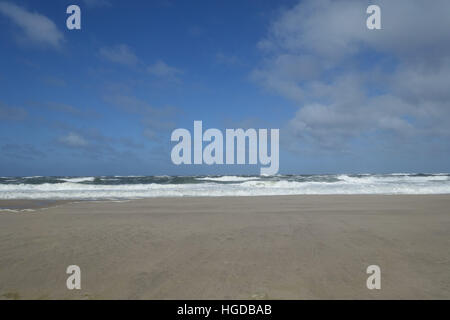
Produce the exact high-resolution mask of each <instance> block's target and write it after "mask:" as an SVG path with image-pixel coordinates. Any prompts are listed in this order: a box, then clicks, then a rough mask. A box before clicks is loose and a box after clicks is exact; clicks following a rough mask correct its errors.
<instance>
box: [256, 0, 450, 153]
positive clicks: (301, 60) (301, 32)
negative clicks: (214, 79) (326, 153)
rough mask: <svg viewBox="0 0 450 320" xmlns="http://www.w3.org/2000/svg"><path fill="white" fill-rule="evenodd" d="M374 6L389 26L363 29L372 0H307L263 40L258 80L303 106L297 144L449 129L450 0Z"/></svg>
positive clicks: (295, 122)
mask: <svg viewBox="0 0 450 320" xmlns="http://www.w3.org/2000/svg"><path fill="white" fill-rule="evenodd" d="M377 4H378V5H380V7H381V16H382V22H381V24H382V30H368V29H367V28H366V18H367V14H366V8H367V6H368V5H369V1H359V0H340V1H331V0H314V1H312V0H305V1H301V2H300V3H299V4H298V5H296V6H294V7H292V8H290V9H287V10H285V11H284V12H282V13H281V14H280V15H279V17H278V18H277V19H275V20H274V21H273V23H272V24H271V26H270V28H269V31H268V33H267V35H266V37H264V38H263V39H261V41H260V42H259V43H258V47H259V48H260V50H261V52H262V53H263V60H262V62H261V64H260V66H259V67H258V68H255V69H254V70H253V72H252V74H251V77H252V79H253V80H254V81H256V82H257V83H259V84H260V85H262V86H263V87H265V88H266V89H268V90H270V91H272V92H275V93H277V94H279V95H281V96H283V97H285V98H287V99H290V100H292V101H294V102H295V103H296V104H297V105H298V111H297V112H296V114H295V116H294V117H293V118H292V119H291V120H290V121H289V123H288V125H287V130H288V132H289V133H290V134H291V136H290V138H291V142H295V143H297V144H298V143H303V144H305V143H309V144H310V145H315V146H317V147H319V148H320V147H323V148H343V146H345V145H346V144H347V143H349V142H351V141H352V139H359V138H362V137H365V136H367V135H371V134H380V133H383V134H384V133H386V134H392V135H393V136H396V137H404V138H405V139H412V140H414V139H419V138H423V137H437V136H441V137H442V136H445V137H448V136H449V135H450V129H449V126H448V124H447V123H446V122H447V120H446V119H449V116H450V111H449V108H448V103H449V102H450V91H449V90H448V88H449V87H450V76H449V75H450V42H449V41H448V39H449V38H450V20H449V19H448V18H447V13H448V12H450V2H448V1H444V0H438V1H434V2H433V4H432V5H429V4H427V2H426V1H420V0H416V1H406V0H398V1H386V0H379V1H377ZM412 140H410V141H412Z"/></svg>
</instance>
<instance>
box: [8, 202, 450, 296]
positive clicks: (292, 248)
mask: <svg viewBox="0 0 450 320" xmlns="http://www.w3.org/2000/svg"><path fill="white" fill-rule="evenodd" d="M0 208H10V209H11V208H20V209H26V208H30V209H33V210H34V211H17V212H14V211H11V210H6V211H5V210H3V211H0V297H1V298H2V299H450V250H449V248H450V236H449V235H450V195H424V196H419V195H396V196H387V195H386V196H382V195H370V196H369V195H354V196H339V195H334V196H331V195H330V196H271V197H218V198H214V197H199V198H195V197H193V198H154V199H147V200H133V201H124V202H110V201H102V202H100V201H99V202H93V201H86V202H73V203H70V202H60V203H52V205H51V206H50V207H49V206H48V205H45V203H44V204H42V203H41V204H40V205H36V204H35V202H33V201H28V202H26V201H18V200H16V201H14V203H12V202H9V203H6V202H3V203H2V202H1V201H0ZM69 265H78V266H80V268H81V286H82V289H81V290H72V291H70V290H68V289H67V288H66V279H67V277H68V275H67V274H66V268H67V266H69ZM369 265H379V266H380V268H381V290H368V289H367V288H366V279H367V277H368V276H369V275H367V274H366V268H367V266H369Z"/></svg>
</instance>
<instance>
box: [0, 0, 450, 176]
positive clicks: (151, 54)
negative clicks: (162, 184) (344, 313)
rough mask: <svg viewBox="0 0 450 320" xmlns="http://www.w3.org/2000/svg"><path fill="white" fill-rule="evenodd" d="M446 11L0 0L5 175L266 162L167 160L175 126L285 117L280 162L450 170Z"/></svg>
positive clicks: (292, 166)
mask: <svg viewBox="0 0 450 320" xmlns="http://www.w3.org/2000/svg"><path fill="white" fill-rule="evenodd" d="M71 4H76V5H78V6H79V7H80V8H81V30H68V29H67V27H66V19H67V17H68V14H67V13H66V8H67V7H68V6H69V5H71ZM369 4H376V5H379V6H380V8H381V26H382V29H381V30H369V29H367V27H366V19H367V17H368V14H367V13H366V8H367V6H368V5H369ZM449 14H450V2H449V1H446V0H437V1H433V2H432V3H431V2H429V1H422V0H408V1H407V0H397V1H387V0H373V1H364V0H338V1H331V0H302V1H293V0H286V1H270V0H244V1H230V0H228V1H222V0H217V1H200V0H199V1H170V0H155V1H138V0H136V1H121V0H78V1H75V0H74V1H64V0H54V1H31V0H28V1H27V0H15V1H12V0H0V176H30V175H66V176H69V175H70V176H87V175H194V174H259V172H260V170H259V168H260V166H259V165H244V166H243V165H231V166H227V165H212V166H207V165H181V166H176V165H174V164H172V162H171V158H170V152H171V149H172V147H173V146H174V145H175V143H173V142H171V141H170V135H171V132H172V131H173V130H174V129H176V128H186V129H188V130H191V131H192V130H193V122H194V120H201V121H203V127H204V129H207V128H218V129H221V130H225V128H244V129H248V128H255V129H258V128H268V129H270V128H278V129H280V156H279V157H280V171H279V173H281V174H311V173H390V172H429V173H437V172H450V161H449V160H448V159H449V156H450V144H449V137H450V126H449V120H450V90H449V88H450V19H448V15H449Z"/></svg>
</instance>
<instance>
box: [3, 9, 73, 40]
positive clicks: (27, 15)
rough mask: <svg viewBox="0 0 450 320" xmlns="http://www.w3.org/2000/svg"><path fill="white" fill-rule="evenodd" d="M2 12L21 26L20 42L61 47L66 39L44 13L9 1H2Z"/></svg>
mask: <svg viewBox="0 0 450 320" xmlns="http://www.w3.org/2000/svg"><path fill="white" fill-rule="evenodd" d="M0 13H1V14H3V15H4V16H6V17H8V18H9V19H10V20H11V21H12V22H13V23H14V24H15V25H16V26H18V27H19V28H20V31H21V32H20V33H19V34H18V38H17V40H19V41H20V42H23V43H26V44H28V43H31V44H38V45H43V46H49V47H53V48H59V47H60V46H61V44H62V42H63V41H64V36H63V34H62V33H61V32H60V31H59V30H58V28H57V27H56V25H55V23H54V22H53V21H52V20H50V19H49V18H47V17H46V16H44V15H42V14H39V13H37V12H31V11H29V10H27V9H25V8H23V7H20V6H18V5H15V4H13V3H9V2H0Z"/></svg>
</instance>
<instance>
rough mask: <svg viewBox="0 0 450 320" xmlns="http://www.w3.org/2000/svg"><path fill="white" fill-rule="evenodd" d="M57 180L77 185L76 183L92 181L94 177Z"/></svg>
mask: <svg viewBox="0 0 450 320" xmlns="http://www.w3.org/2000/svg"><path fill="white" fill-rule="evenodd" d="M59 180H62V181H67V182H75V183H78V182H88V181H94V180H95V177H79V178H64V179H59Z"/></svg>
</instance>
